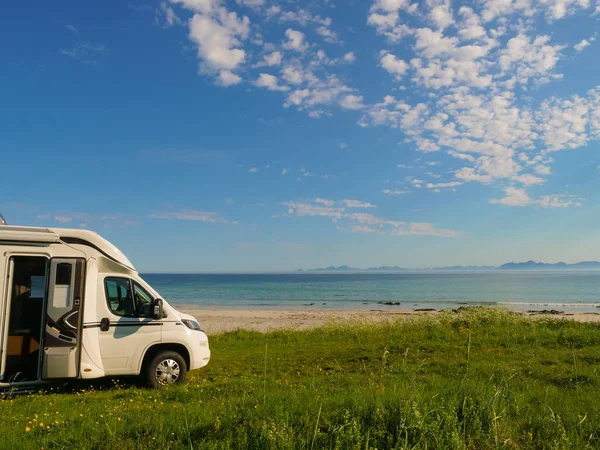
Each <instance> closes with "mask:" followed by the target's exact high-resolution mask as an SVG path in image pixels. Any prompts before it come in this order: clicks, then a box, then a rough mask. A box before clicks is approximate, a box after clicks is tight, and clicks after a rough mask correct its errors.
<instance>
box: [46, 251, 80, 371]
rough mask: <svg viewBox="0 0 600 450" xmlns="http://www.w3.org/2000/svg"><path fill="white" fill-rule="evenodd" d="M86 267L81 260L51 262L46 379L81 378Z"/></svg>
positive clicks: (47, 309)
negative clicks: (80, 364) (80, 365)
mask: <svg viewBox="0 0 600 450" xmlns="http://www.w3.org/2000/svg"><path fill="white" fill-rule="evenodd" d="M85 266H86V264H85V260H84V259H82V258H53V259H51V260H50V274H49V275H50V277H49V283H48V296H47V299H48V300H47V304H46V318H45V322H46V326H45V333H44V340H43V346H44V353H43V356H42V358H43V360H42V378H43V379H52V378H76V377H77V376H79V362H80V359H81V329H82V319H83V302H84V298H83V296H84V292H85Z"/></svg>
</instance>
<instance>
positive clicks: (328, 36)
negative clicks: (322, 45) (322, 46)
mask: <svg viewBox="0 0 600 450" xmlns="http://www.w3.org/2000/svg"><path fill="white" fill-rule="evenodd" d="M317 34H318V35H319V36H323V37H324V38H325V42H329V43H330V44H336V43H338V42H339V40H340V39H339V37H338V35H337V33H336V32H335V31H333V30H332V29H331V28H328V27H326V26H325V25H321V26H320V27H319V28H317Z"/></svg>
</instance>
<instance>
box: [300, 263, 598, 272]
mask: <svg viewBox="0 0 600 450" xmlns="http://www.w3.org/2000/svg"><path fill="white" fill-rule="evenodd" d="M468 270H472V271H475V270H476V271H482V270H600V262H599V261H581V262H578V263H575V264H567V263H564V262H559V263H555V264H549V263H543V262H535V261H527V262H520V263H514V262H509V263H506V264H502V265H501V266H498V267H495V266H447V267H428V268H424V269H407V268H404V267H399V266H380V267H369V268H368V269H358V268H356V267H349V266H337V267H336V266H329V267H324V268H318V269H306V270H304V269H298V270H297V272H414V271H468Z"/></svg>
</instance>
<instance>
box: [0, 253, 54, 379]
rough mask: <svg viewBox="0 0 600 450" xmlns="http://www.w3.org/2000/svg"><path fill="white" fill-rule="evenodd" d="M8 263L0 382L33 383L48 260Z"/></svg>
mask: <svg viewBox="0 0 600 450" xmlns="http://www.w3.org/2000/svg"><path fill="white" fill-rule="evenodd" d="M11 260H12V262H13V276H12V280H11V284H10V287H9V289H10V299H11V300H10V315H9V322H8V333H7V345H6V360H5V366H4V367H5V370H4V373H3V375H2V381H4V382H22V381H34V380H37V379H39V378H40V347H41V345H42V332H43V329H42V327H43V324H44V320H43V318H44V299H45V297H46V285H47V283H46V278H47V272H48V260H47V259H46V258H44V257H30V256H15V257H13V258H11Z"/></svg>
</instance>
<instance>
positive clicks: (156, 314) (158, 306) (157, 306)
mask: <svg viewBox="0 0 600 450" xmlns="http://www.w3.org/2000/svg"><path fill="white" fill-rule="evenodd" d="M152 317H153V318H154V319H156V320H158V319H162V318H163V301H162V299H161V298H155V299H154V301H153V302H152Z"/></svg>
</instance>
